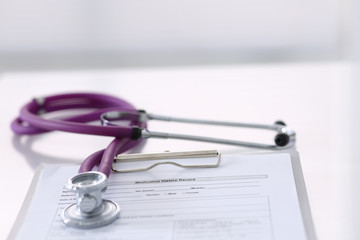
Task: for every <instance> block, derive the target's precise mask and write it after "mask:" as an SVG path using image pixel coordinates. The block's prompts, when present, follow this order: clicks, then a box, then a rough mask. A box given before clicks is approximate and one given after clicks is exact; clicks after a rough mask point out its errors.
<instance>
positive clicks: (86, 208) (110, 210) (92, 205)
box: [61, 172, 120, 228]
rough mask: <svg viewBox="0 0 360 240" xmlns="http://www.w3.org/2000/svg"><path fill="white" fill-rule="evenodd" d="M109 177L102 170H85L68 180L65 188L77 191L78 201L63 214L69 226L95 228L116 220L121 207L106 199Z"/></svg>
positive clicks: (63, 218)
mask: <svg viewBox="0 0 360 240" xmlns="http://www.w3.org/2000/svg"><path fill="white" fill-rule="evenodd" d="M106 187H107V177H106V175H105V174H103V173H101V172H84V173H80V174H78V175H76V176H74V177H72V178H70V179H69V180H68V183H67V184H66V186H65V188H66V189H68V190H69V191H72V192H76V203H74V204H72V205H70V206H68V207H67V208H65V209H64V211H63V212H62V214H61V219H62V221H63V223H64V224H65V225H66V226H68V227H75V228H95V227H101V226H104V225H107V224H109V223H112V222H113V221H115V220H116V219H117V218H118V217H119V215H120V207H119V206H118V204H116V203H115V202H113V201H109V200H104V199H102V197H101V194H102V192H104V191H105V190H106Z"/></svg>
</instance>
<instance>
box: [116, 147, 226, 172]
mask: <svg viewBox="0 0 360 240" xmlns="http://www.w3.org/2000/svg"><path fill="white" fill-rule="evenodd" d="M207 157H217V162H216V163H214V164H197V165H188V164H180V163H177V162H174V161H166V162H156V163H154V164H152V165H150V166H149V167H144V168H133V169H125V170H123V169H121V170H120V169H115V168H114V165H113V166H112V167H111V170H112V171H113V172H116V173H129V172H140V171H147V170H150V169H152V168H154V167H156V166H159V165H163V164H171V165H174V166H177V167H182V168H215V167H218V166H219V165H220V163H221V154H220V153H219V152H218V151H217V150H202V151H188V152H163V153H136V154H119V155H117V156H116V157H115V159H114V163H119V162H135V161H149V160H162V159H184V158H207Z"/></svg>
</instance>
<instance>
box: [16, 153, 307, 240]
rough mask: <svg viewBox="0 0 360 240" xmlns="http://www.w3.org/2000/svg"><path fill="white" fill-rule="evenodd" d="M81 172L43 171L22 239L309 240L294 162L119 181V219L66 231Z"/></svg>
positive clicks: (237, 161)
mask: <svg viewBox="0 0 360 240" xmlns="http://www.w3.org/2000/svg"><path fill="white" fill-rule="evenodd" d="M77 170H78V167H77V166H75V167H74V166H71V167H58V166H54V165H47V166H45V167H44V169H43V171H42V173H41V176H40V179H39V184H38V187H37V189H36V191H35V193H34V197H33V201H32V204H31V205H30V208H29V211H28V214H27V216H26V218H25V221H24V223H23V225H22V227H21V228H20V231H19V233H18V235H17V239H54V240H55V239H58V240H60V239H132V240H133V239H135V240H137V239H160V240H161V239H164V240H165V239H173V240H183V239H226V240H229V239H244V240H248V239H251V240H254V239H261V240H262V239H269V240H288V239H292V240H300V239H306V234H305V229H304V225H303V221H302V216H301V211H300V207H299V203H298V197H297V192H296V187H295V182H294V177H293V170H292V166H291V159H290V155H289V154H285V153H281V154H269V155H248V156H235V157H234V156H233V157H229V156H223V157H222V163H221V165H220V166H219V167H218V168H210V169H209V168H207V169H205V168H204V169H181V168H176V167H174V166H160V167H157V168H154V169H152V170H150V171H147V172H138V173H126V174H112V175H111V177H110V179H109V186H108V189H107V191H106V192H105V193H104V194H103V198H105V199H110V200H113V201H115V202H117V203H118V204H119V205H120V208H121V213H120V218H119V219H117V220H116V221H115V222H114V223H112V224H110V225H108V226H105V227H101V228H96V229H86V230H81V229H74V228H68V227H65V226H64V225H63V223H62V222H61V220H60V213H61V211H62V210H63V209H64V208H65V207H66V206H68V205H69V204H71V203H74V202H75V195H74V194H73V193H70V192H67V191H65V190H64V189H63V186H64V184H65V182H66V181H67V179H68V178H70V177H72V176H73V175H75V174H76V172H77Z"/></svg>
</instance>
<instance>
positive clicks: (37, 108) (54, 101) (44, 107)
mask: <svg viewBox="0 0 360 240" xmlns="http://www.w3.org/2000/svg"><path fill="white" fill-rule="evenodd" d="M62 110H76V111H77V112H79V113H77V114H76V115H71V116H68V115H67V114H64V116H63V118H59V116H56V118H44V115H45V114H49V113H54V112H58V113H61V111H62ZM82 110H87V111H86V112H84V111H82ZM98 120H100V121H101V125H94V124H89V123H90V122H94V121H98ZM149 120H161V121H174V122H183V123H194V124H207V125H221V126H229V127H241V128H257V129H265V130H272V131H275V132H276V135H275V144H272V145H271V144H270V145H269V144H262V143H254V142H244V141H235V140H228V139H218V138H211V137H201V136H193V135H185V134H174V133H163V132H153V131H150V130H148V129H147V128H146V127H147V122H148V121H149ZM124 123H126V124H127V125H124ZM11 128H12V130H13V131H14V132H15V133H16V134H18V135H33V134H40V133H45V132H49V131H54V130H58V131H65V132H72V133H80V134H91V135H100V136H109V137H114V139H113V140H112V142H111V143H110V144H109V145H108V147H107V148H106V149H103V150H100V151H98V152H95V153H93V154H92V155H90V156H89V157H87V158H86V159H85V160H84V161H83V163H82V164H81V166H80V169H79V174H78V175H76V176H75V177H73V178H70V179H69V181H68V183H67V184H66V186H65V187H66V188H67V189H68V190H70V191H74V192H76V199H77V200H76V203H74V204H72V205H70V206H69V207H67V208H66V209H65V210H64V211H63V213H62V220H63V222H64V223H65V225H67V226H70V227H77V228H93V227H100V226H104V225H107V224H109V223H111V222H113V221H114V220H116V219H117V218H118V217H119V214H120V207H119V206H118V204H117V203H115V202H113V201H109V200H104V199H102V197H101V193H102V192H103V191H105V189H106V187H107V179H108V176H109V175H110V172H111V169H112V165H113V162H114V158H115V157H116V156H117V155H119V154H121V153H124V152H126V151H128V150H130V149H132V148H133V147H135V146H136V145H138V144H139V143H140V142H141V140H142V139H147V138H173V139H183V140H193V141H203V142H210V143H220V144H230V145H236V146H245V147H252V148H262V149H272V150H281V149H286V148H290V147H292V146H294V144H295V132H294V131H293V130H291V129H290V128H288V127H287V126H286V125H285V124H284V123H283V122H281V121H278V122H275V123H274V124H272V125H263V124H249V123H237V122H223V121H209V120H198V119H187V118H174V117H167V116H161V115H155V114H150V113H147V112H146V111H143V110H137V109H136V108H135V107H134V106H133V105H131V104H130V103H128V102H127V101H125V100H123V99H120V98H117V97H112V96H109V95H104V94H95V93H71V94H60V95H54V96H48V97H43V98H35V99H33V100H32V101H30V102H29V103H27V104H26V105H24V106H23V107H22V108H21V110H20V115H19V117H18V118H16V119H15V120H14V121H13V122H12V123H11ZM95 166H98V167H97V169H96V171H93V169H94V167H95Z"/></svg>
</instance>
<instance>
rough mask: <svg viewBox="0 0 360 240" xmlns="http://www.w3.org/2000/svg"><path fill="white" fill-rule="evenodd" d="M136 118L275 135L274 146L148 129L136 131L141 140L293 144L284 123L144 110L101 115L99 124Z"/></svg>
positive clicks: (264, 146) (284, 145) (242, 144)
mask: <svg viewBox="0 0 360 240" xmlns="http://www.w3.org/2000/svg"><path fill="white" fill-rule="evenodd" d="M129 117H130V118H132V119H134V118H137V120H138V121H144V122H145V121H148V120H160V121H173V122H182V123H193V124H206V125H217V126H228V127H240V128H255V129H264V130H272V131H275V132H276V133H277V134H276V136H275V139H274V141H275V144H262V143H254V142H246V141H238V140H229V139H220V138H213V137H203V136H194V135H186V134H176V133H164V132H154V131H150V130H148V129H141V128H139V129H136V131H137V133H136V134H137V136H138V134H139V132H138V131H141V134H140V137H141V138H171V139H182V140H191V141H200V142H210V143H220V144H227V145H235V146H244V147H251V148H262V149H272V150H276V149H284V148H290V147H292V146H294V144H295V132H294V131H293V130H291V129H290V128H288V127H287V126H286V125H285V123H284V122H282V121H277V122H275V123H274V124H272V125H265V124H249V123H239V122H224V121H212V120H202V119H189V118H174V117H169V116H162V115H155V114H149V113H146V112H145V111H144V110H140V111H138V112H137V113H134V112H125V111H111V112H108V113H104V114H102V115H101V117H100V118H101V122H102V124H103V125H106V126H115V125H116V121H118V120H123V119H126V118H129Z"/></svg>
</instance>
